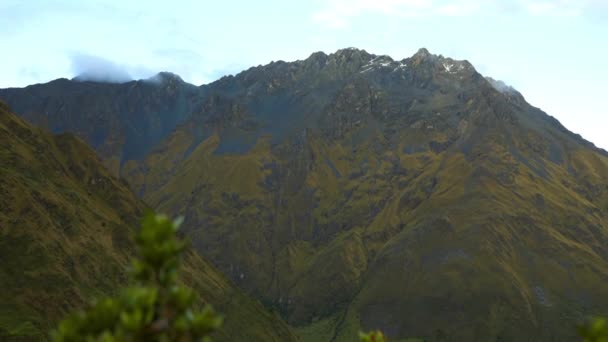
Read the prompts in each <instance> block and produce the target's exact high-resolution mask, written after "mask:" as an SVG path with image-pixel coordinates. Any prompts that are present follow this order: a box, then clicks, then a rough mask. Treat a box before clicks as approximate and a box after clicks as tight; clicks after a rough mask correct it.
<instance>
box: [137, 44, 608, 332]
mask: <svg viewBox="0 0 608 342" xmlns="http://www.w3.org/2000/svg"><path fill="white" fill-rule="evenodd" d="M209 88H210V89H212V90H210V91H209V93H210V94H213V95H212V96H211V97H210V98H209V100H208V102H206V103H205V105H204V106H206V107H204V108H205V110H203V111H201V113H199V114H195V115H193V118H192V119H190V121H189V122H186V123H185V124H184V125H183V126H181V127H179V128H178V130H176V132H175V134H174V135H172V136H171V137H169V138H168V139H167V141H166V144H165V145H162V146H161V147H159V148H158V149H156V150H155V152H153V153H152V154H151V155H150V156H149V157H148V159H147V160H146V161H145V162H144V165H145V166H144V167H143V168H142V169H143V170H146V172H143V173H144V174H145V176H134V177H131V178H130V180H131V183H132V184H133V185H135V186H137V185H138V181H141V180H142V179H144V181H143V184H144V186H145V191H144V192H145V197H144V198H145V199H146V200H147V201H149V203H151V204H152V205H154V206H156V207H158V208H162V210H165V211H168V212H172V213H181V214H184V215H185V216H186V221H185V225H186V229H188V230H189V234H190V235H191V236H192V237H193V239H194V242H195V246H196V247H197V249H198V250H199V251H201V253H203V254H204V255H206V256H208V257H209V258H210V259H211V260H212V261H213V262H214V263H215V265H217V266H218V267H219V268H220V269H221V270H223V271H224V272H225V273H226V274H228V275H229V276H230V277H231V278H232V279H233V280H234V281H235V282H237V284H239V285H240V286H242V287H243V288H245V289H248V290H249V291H250V292H251V293H253V294H255V295H256V296H258V297H260V298H262V299H263V300H264V301H265V302H266V303H267V305H269V306H272V307H276V308H278V309H279V310H281V312H282V313H283V315H284V317H286V318H287V319H289V321H290V322H292V323H293V324H295V325H298V326H306V325H309V324H311V323H314V322H319V321H320V323H316V324H314V325H312V326H311V327H310V328H308V329H303V336H309V337H310V339H311V340H319V339H321V338H322V337H323V336H325V337H326V338H327V339H328V340H329V339H334V340H344V341H348V340H352V339H353V338H354V337H355V336H356V335H355V334H356V332H357V330H358V329H359V328H363V329H371V328H381V329H383V330H384V331H386V332H387V333H388V335H389V336H391V337H393V338H406V337H426V338H430V339H441V338H442V336H447V338H450V339H453V340H494V339H499V340H500V339H503V340H513V341H537V340H563V341H568V340H572V339H573V338H574V336H573V335H574V333H575V332H574V330H573V329H572V327H573V326H574V324H575V323H576V321H577V320H578V319H580V318H581V317H583V316H584V315H586V314H590V313H606V312H607V310H608V300H607V299H606V298H607V297H606V294H608V293H607V292H608V288H607V287H606V286H605V283H606V280H607V278H606V277H607V276H608V254H607V252H608V250H607V248H606V246H607V244H606V243H607V242H608V240H607V238H608V231H607V229H608V217H607V214H608V206H607V205H608V201H607V200H608V188H607V185H608V158H607V157H606V154H605V152H603V151H601V150H598V149H596V148H594V147H593V146H592V145H591V144H589V143H588V142H586V141H584V140H583V139H581V138H580V137H578V136H576V135H574V134H572V133H570V132H568V131H567V130H566V129H565V128H563V127H562V126H561V125H560V124H559V123H558V122H556V121H555V120H554V119H552V118H551V117H549V116H547V115H546V114H545V113H543V112H541V111H540V110H538V109H536V108H534V107H532V106H530V105H528V104H527V103H526V102H525V100H524V99H523V97H521V95H519V94H518V93H516V92H513V91H508V92H506V91H503V90H502V89H501V91H499V90H498V89H497V87H496V84H492V83H490V82H489V81H488V80H486V79H485V78H483V77H482V76H481V75H479V74H478V73H477V72H476V71H475V70H474V68H473V67H472V66H471V65H470V64H469V63H467V62H466V61H454V60H451V59H448V58H443V57H441V56H435V55H431V54H430V53H428V52H427V51H425V50H421V51H420V52H419V53H417V54H416V55H415V56H413V57H411V58H408V59H405V60H402V61H393V60H391V59H390V58H389V57H387V56H374V55H369V54H367V53H366V52H365V51H360V50H352V49H349V50H342V51H339V52H338V53H336V54H333V55H329V56H326V55H318V54H315V55H313V56H311V58H309V59H308V60H306V61H302V62H296V63H275V64H271V65H268V66H265V67H262V68H254V69H250V70H248V71H245V72H243V73H242V74H240V75H237V76H236V77H233V78H225V79H222V80H220V81H218V82H216V83H214V84H211V85H209ZM197 139H198V140H197ZM199 140H200V141H201V142H200V143H198V141H199ZM184 142H187V143H184ZM197 143H198V144H197ZM193 144H194V145H196V147H195V148H192V147H188V146H191V145H193ZM187 148H189V149H190V150H191V151H190V152H187V151H186V149H187ZM165 151H172V153H167V152H165ZM175 155H179V156H182V155H186V156H187V158H185V159H183V160H180V159H177V160H176V159H175ZM171 158H172V159H171ZM169 159H171V161H168V160H169ZM165 165H167V166H168V168H165V167H164V166H165ZM176 165H178V166H176ZM127 175H129V174H127ZM134 175H137V173H134ZM146 177H147V178H146ZM199 227H204V228H199ZM319 331H325V332H324V333H320V332H319Z"/></svg>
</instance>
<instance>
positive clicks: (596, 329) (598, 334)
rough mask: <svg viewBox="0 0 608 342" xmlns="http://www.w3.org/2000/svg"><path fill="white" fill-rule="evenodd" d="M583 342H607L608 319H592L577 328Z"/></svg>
mask: <svg viewBox="0 0 608 342" xmlns="http://www.w3.org/2000/svg"><path fill="white" fill-rule="evenodd" d="M578 332H579V334H580V335H581V337H582V338H583V341H585V342H608V319H606V318H600V317H597V318H592V319H590V320H588V321H587V322H586V323H584V324H582V325H580V326H579V327H578Z"/></svg>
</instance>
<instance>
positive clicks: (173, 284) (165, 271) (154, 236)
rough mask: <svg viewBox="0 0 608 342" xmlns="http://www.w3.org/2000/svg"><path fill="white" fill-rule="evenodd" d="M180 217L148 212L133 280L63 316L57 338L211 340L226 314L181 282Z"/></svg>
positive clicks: (139, 234)
mask: <svg viewBox="0 0 608 342" xmlns="http://www.w3.org/2000/svg"><path fill="white" fill-rule="evenodd" d="M180 223H181V222H180V220H176V221H171V220H169V219H168V218H167V217H165V216H161V215H155V214H153V213H151V212H149V213H147V214H146V215H145V217H144V219H143V222H142V226H141V229H140V230H139V232H138V233H137V235H136V237H135V241H136V243H137V251H138V254H139V259H135V260H134V261H133V266H132V270H131V271H132V274H133V278H134V284H133V285H132V286H131V287H128V288H125V289H123V290H122V291H121V293H120V295H119V296H118V297H117V298H104V299H100V300H97V301H95V302H94V303H93V305H92V306H91V307H90V308H88V309H87V310H86V311H83V312H77V313H74V314H72V315H71V316H69V317H68V318H67V319H65V320H64V321H62V322H61V323H60V325H59V328H58V329H57V330H56V331H55V332H54V333H53V337H54V339H55V341H58V342H59V341H62V342H63V341H65V342H68V341H104V342H106V341H201V340H202V341H210V338H209V334H210V333H212V332H213V331H215V330H216V329H217V328H219V327H220V326H221V324H222V320H223V319H222V317H221V316H219V315H218V314H216V313H215V312H214V310H213V309H212V308H211V306H210V305H206V306H205V307H204V308H203V309H202V310H200V311H199V310H196V306H197V298H196V295H195V293H194V291H192V290H191V289H190V288H187V287H184V286H182V285H180V284H178V282H177V275H178V270H179V264H180V256H181V254H182V252H183V251H184V248H185V246H186V243H185V242H184V241H183V240H181V239H179V238H178V237H177V236H176V232H177V229H178V227H179V225H180Z"/></svg>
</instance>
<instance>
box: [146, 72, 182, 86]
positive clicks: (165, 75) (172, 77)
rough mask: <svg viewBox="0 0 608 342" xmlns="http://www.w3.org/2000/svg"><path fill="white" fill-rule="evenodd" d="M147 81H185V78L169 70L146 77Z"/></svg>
mask: <svg viewBox="0 0 608 342" xmlns="http://www.w3.org/2000/svg"><path fill="white" fill-rule="evenodd" d="M146 81H153V82H160V83H162V82H176V83H184V80H183V79H182V78H181V77H180V76H179V75H177V74H174V73H172V72H169V71H161V72H159V73H158V74H156V75H154V76H152V77H150V78H148V79H146Z"/></svg>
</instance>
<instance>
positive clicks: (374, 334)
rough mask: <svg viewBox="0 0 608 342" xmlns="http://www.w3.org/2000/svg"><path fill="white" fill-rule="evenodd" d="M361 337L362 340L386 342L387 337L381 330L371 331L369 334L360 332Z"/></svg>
mask: <svg viewBox="0 0 608 342" xmlns="http://www.w3.org/2000/svg"><path fill="white" fill-rule="evenodd" d="M359 338H360V339H361V342H386V341H387V339H386V337H385V336H384V334H383V333H382V331H380V330H376V331H371V332H369V333H367V334H365V333H362V332H360V333H359Z"/></svg>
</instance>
